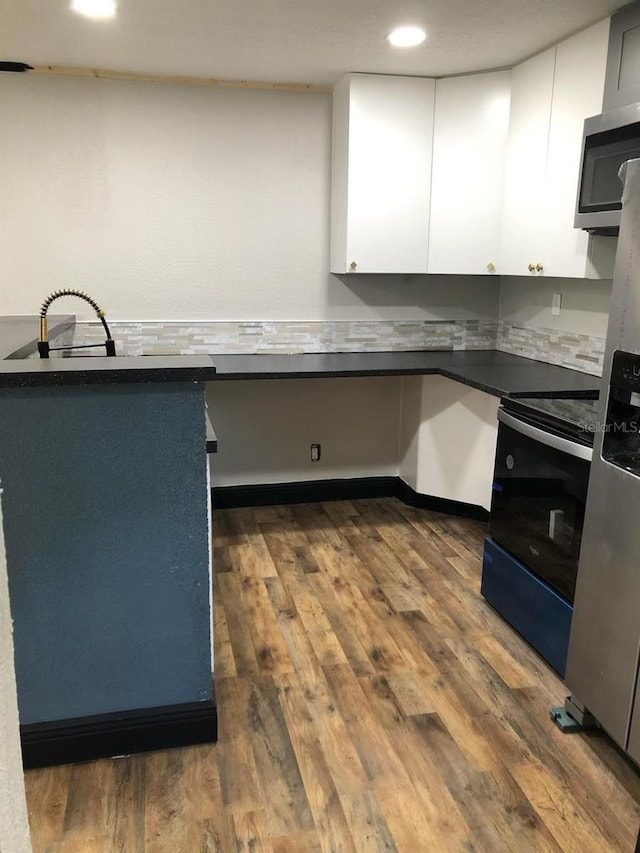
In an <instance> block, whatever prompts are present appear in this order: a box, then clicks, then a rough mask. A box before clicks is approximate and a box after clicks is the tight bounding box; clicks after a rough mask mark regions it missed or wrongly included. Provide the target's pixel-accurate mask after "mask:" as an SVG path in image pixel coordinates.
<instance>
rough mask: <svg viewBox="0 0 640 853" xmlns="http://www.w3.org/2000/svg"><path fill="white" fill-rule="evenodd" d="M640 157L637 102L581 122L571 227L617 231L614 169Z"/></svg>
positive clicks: (618, 203)
mask: <svg viewBox="0 0 640 853" xmlns="http://www.w3.org/2000/svg"><path fill="white" fill-rule="evenodd" d="M636 157H640V103H638V104H631V105H629V106H626V107H621V108H620V109H617V110H610V111H609V112H607V113H603V114H602V115H599V116H593V117H592V118H588V119H586V120H585V123H584V134H583V139H582V162H581V164H580V180H579V183H578V198H577V201H576V217H575V223H574V224H575V227H576V228H583V229H584V230H585V231H589V232H590V233H591V234H617V233H618V228H619V227H620V210H621V208H622V204H621V201H620V200H621V197H622V182H621V181H620V179H619V178H618V170H619V169H620V166H621V165H622V164H623V163H624V162H625V161H626V160H632V159H635V158H636Z"/></svg>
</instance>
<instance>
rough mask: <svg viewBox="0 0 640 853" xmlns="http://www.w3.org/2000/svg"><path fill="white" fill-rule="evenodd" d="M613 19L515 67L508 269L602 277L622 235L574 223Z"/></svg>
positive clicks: (504, 242)
mask: <svg viewBox="0 0 640 853" xmlns="http://www.w3.org/2000/svg"><path fill="white" fill-rule="evenodd" d="M608 37H609V21H608V20H606V21H601V22H600V23H598V24H595V25H594V26H592V27H589V29H587V30H584V31H583V32H581V33H578V34H577V35H575V36H573V37H572V38H570V39H567V40H566V41H564V42H561V43H560V44H559V45H557V46H556V47H554V48H551V49H549V50H547V51H545V52H544V53H541V54H539V55H538V56H534V57H533V59H530V60H528V61H527V62H524V63H522V65H519V66H517V67H516V68H514V69H513V72H512V83H511V114H510V120H509V137H508V145H507V161H506V174H505V193H504V203H503V219H502V235H501V249H500V272H501V273H503V274H504V275H547V276H562V277H574V278H584V277H593V278H602V277H605V278H606V277H610V276H611V275H612V261H613V256H614V254H615V245H616V241H615V240H614V239H611V238H607V237H599V238H588V236H587V234H586V233H584V232H582V231H579V230H576V229H575V228H574V227H573V218H574V213H575V203H576V193H577V189H578V180H579V174H578V173H579V169H580V157H581V148H582V128H583V122H584V120H585V118H587V117H589V116H592V115H596V114H598V113H599V112H601V110H602V93H603V90H604V77H605V66H606V58H607V46H608Z"/></svg>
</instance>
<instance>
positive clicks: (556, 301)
mask: <svg viewBox="0 0 640 853" xmlns="http://www.w3.org/2000/svg"><path fill="white" fill-rule="evenodd" d="M561 307H562V294H561V293H554V294H553V300H552V302H551V315H552V316H553V317H559V316H560V308H561Z"/></svg>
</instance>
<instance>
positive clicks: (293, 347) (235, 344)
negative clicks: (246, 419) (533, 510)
mask: <svg viewBox="0 0 640 853" xmlns="http://www.w3.org/2000/svg"><path fill="white" fill-rule="evenodd" d="M109 325H110V328H111V334H112V335H113V337H114V339H115V340H116V341H117V347H118V352H121V353H123V354H126V355H141V354H142V353H145V354H160V353H168V352H171V353H180V354H199V353H200V354H201V353H228V354H231V353H278V352H280V353H303V352H354V351H355V352H368V351H369V352H376V351H377V352H385V351H389V350H464V349H495V345H496V339H497V334H498V323H497V322H496V321H495V320H491V321H485V320H463V321H456V320H440V321H429V320H424V321H422V320H417V321H413V320H373V321H372V320H353V321H326V322H242V323H126V322H122V323H120V322H112V323H110V324H109ZM101 340H104V332H103V329H102V326H101V325H100V323H79V324H78V325H77V326H76V334H75V343H97V342H98V341H101Z"/></svg>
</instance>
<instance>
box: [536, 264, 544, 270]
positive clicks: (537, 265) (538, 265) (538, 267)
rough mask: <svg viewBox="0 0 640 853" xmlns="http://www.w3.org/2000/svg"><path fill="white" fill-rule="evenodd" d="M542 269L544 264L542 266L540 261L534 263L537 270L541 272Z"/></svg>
mask: <svg viewBox="0 0 640 853" xmlns="http://www.w3.org/2000/svg"><path fill="white" fill-rule="evenodd" d="M543 269H544V266H543V265H542V264H541V263H540V262H538V263H537V264H536V270H537V271H538V272H542V270H543Z"/></svg>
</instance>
